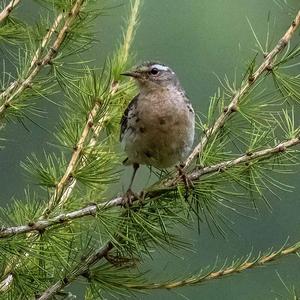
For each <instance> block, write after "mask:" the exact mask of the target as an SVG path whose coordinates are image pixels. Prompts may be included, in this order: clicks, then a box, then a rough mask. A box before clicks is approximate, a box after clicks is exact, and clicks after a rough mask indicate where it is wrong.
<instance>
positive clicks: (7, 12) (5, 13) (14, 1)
mask: <svg viewBox="0 0 300 300" xmlns="http://www.w3.org/2000/svg"><path fill="white" fill-rule="evenodd" d="M20 1H21V0H11V1H10V2H9V3H8V4H7V5H6V6H5V7H4V9H3V10H2V11H1V12H0V23H2V22H3V21H4V20H5V19H6V18H7V17H8V16H9V15H10V14H11V12H12V10H13V9H14V8H15V7H16V6H17V5H18V4H19V3H20Z"/></svg>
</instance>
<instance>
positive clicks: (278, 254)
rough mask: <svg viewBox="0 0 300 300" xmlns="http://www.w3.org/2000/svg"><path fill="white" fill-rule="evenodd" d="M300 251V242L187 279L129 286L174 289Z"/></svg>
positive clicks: (220, 277)
mask: <svg viewBox="0 0 300 300" xmlns="http://www.w3.org/2000/svg"><path fill="white" fill-rule="evenodd" d="M299 251H300V242H298V243H296V244H295V245H293V246H290V247H285V248H281V249H280V250H278V251H273V252H271V253H269V254H267V255H262V256H259V257H256V258H252V259H251V258H250V257H247V258H246V260H245V261H243V262H242V263H239V264H237V265H236V263H232V265H231V266H229V267H225V268H221V270H218V271H216V270H215V268H214V270H213V271H211V272H208V273H206V274H204V275H202V274H200V275H194V276H191V277H189V278H186V279H182V280H178V281H172V282H167V283H152V284H146V285H138V284H137V285H132V284H131V285H128V288H132V289H139V290H152V289H168V290H169V289H174V288H179V287H184V286H190V285H195V284H200V283H204V282H207V281H210V280H215V279H222V278H224V277H227V276H229V275H233V274H237V273H240V272H243V271H246V270H249V269H253V268H256V267H261V266H264V265H266V264H269V263H271V262H274V261H276V260H279V259H281V258H283V257H285V256H287V255H291V254H296V253H297V252H299Z"/></svg>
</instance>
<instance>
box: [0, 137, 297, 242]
mask: <svg viewBox="0 0 300 300" xmlns="http://www.w3.org/2000/svg"><path fill="white" fill-rule="evenodd" d="M299 144H300V137H299V138H293V139H290V140H288V141H286V142H282V143H279V144H277V145H276V146H274V147H271V148H267V149H263V150H260V151H256V152H253V153H251V154H245V155H242V156H240V157H238V158H235V159H232V160H227V161H224V162H221V163H218V164H215V165H212V166H207V167H204V168H202V169H199V170H195V171H194V172H192V173H191V174H190V175H188V179H189V180H191V181H196V180H199V179H200V178H201V177H202V176H204V175H208V174H213V173H218V172H221V171H222V172H224V171H226V170H228V169H230V168H233V167H236V166H239V165H243V164H246V163H249V162H251V161H254V160H262V159H265V158H268V157H271V156H273V155H275V154H283V153H284V152H286V151H287V149H289V148H292V147H295V146H296V145H299ZM164 187H165V188H167V189H168V190H169V189H172V188H176V184H175V183H174V182H173V181H172V180H170V181H169V182H167V183H166V184H165V185H164ZM159 193H164V191H160V190H152V191H149V192H144V198H145V199H146V198H147V199H149V201H151V200H153V199H154V198H155V199H157V196H158V194H159ZM133 201H138V199H133ZM96 202H97V203H99V202H100V201H99V200H97V201H96ZM121 205H122V197H116V198H114V199H111V200H109V201H106V202H102V203H100V204H93V205H89V206H86V207H84V208H81V209H78V210H75V211H72V212H69V213H64V214H60V215H58V216H56V217H54V218H51V219H43V220H39V221H37V222H31V223H30V224H27V225H20V226H14V227H7V228H2V229H0V239H3V238H6V237H10V236H14V235H17V234H22V233H28V232H32V231H39V232H41V231H43V230H44V229H46V228H49V227H52V226H54V225H59V224H61V225H63V224H66V223H69V222H71V221H72V220H75V219H79V218H82V217H86V216H95V215H96V214H97V212H101V210H103V209H107V208H111V207H115V206H121Z"/></svg>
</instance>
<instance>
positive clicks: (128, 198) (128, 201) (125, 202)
mask: <svg viewBox="0 0 300 300" xmlns="http://www.w3.org/2000/svg"><path fill="white" fill-rule="evenodd" d="M139 166H140V165H139V164H137V163H134V164H133V173H132V176H131V180H130V183H129V187H128V189H127V192H126V193H125V195H124V196H123V199H122V206H131V205H132V200H133V199H134V198H135V197H136V195H135V194H134V192H133V191H132V189H131V187H132V184H133V180H134V177H135V174H136V171H137V170H138V168H139Z"/></svg>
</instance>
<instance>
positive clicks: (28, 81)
mask: <svg viewBox="0 0 300 300" xmlns="http://www.w3.org/2000/svg"><path fill="white" fill-rule="evenodd" d="M84 1H85V0H77V1H76V2H75V4H74V6H73V7H72V9H71V10H70V12H69V13H68V14H66V17H65V23H64V25H63V27H62V28H61V30H60V31H59V33H58V35H57V37H56V39H55V40H54V42H53V44H52V45H51V47H50V48H49V50H48V52H47V53H46V54H45V55H44V56H43V57H42V58H40V59H37V56H36V53H35V55H34V58H35V59H36V61H35V62H34V64H32V63H31V67H30V68H29V70H28V72H27V74H26V76H25V79H24V80H17V81H15V82H13V83H12V84H11V85H10V86H9V87H8V89H7V91H4V92H3V93H2V94H0V99H3V100H4V101H3V103H2V105H1V106H0V116H1V115H3V114H4V113H5V111H6V110H7V109H8V108H9V107H11V106H12V105H13V104H12V102H13V100H14V99H15V97H17V96H18V95H19V94H21V93H22V92H23V91H24V90H25V89H26V88H28V87H30V86H31V85H32V82H33V80H34V79H35V77H36V76H37V75H38V74H39V73H40V71H41V70H42V69H43V67H44V66H46V65H47V64H49V63H50V62H51V60H52V59H54V58H55V57H56V55H57V53H58V51H59V49H60V46H61V45H62V43H63V41H64V40H65V37H66V35H67V32H68V30H69V28H70V27H71V26H72V24H73V22H74V21H75V19H76V18H77V16H78V14H79V12H80V9H81V7H82V5H83V3H84ZM56 21H57V19H56ZM56 21H55V22H54V24H53V26H55V25H56V24H57V23H56ZM47 35H48V33H47Z"/></svg>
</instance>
